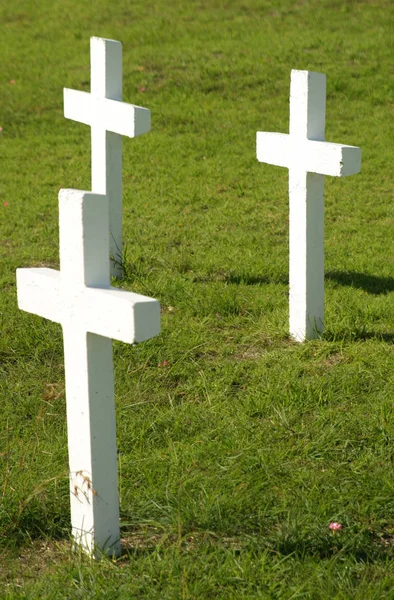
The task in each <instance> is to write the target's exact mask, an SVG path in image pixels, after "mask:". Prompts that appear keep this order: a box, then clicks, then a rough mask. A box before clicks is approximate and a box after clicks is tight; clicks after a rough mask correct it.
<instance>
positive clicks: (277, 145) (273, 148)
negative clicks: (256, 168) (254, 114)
mask: <svg viewBox="0 0 394 600" xmlns="http://www.w3.org/2000/svg"><path fill="white" fill-rule="evenodd" d="M325 112H326V76H325V75H324V74H322V73H313V72H310V71H296V70H292V72H291V86H290V127H289V132H290V133H289V134H282V133H266V132H258V133H257V159H258V160H259V161H260V162H265V163H268V164H271V165H277V166H280V167H287V168H288V169H289V200H290V275H289V279H290V335H291V336H292V337H293V338H294V339H295V340H297V341H303V340H305V339H311V338H313V337H316V336H317V335H318V334H319V333H320V332H321V331H323V327H324V175H333V176H335V177H344V176H345V175H353V174H354V173H358V172H359V171H360V168H361V151H360V148H357V147H355V146H344V145H341V144H331V143H328V142H325V141H324V125H325Z"/></svg>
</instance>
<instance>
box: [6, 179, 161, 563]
mask: <svg viewBox="0 0 394 600" xmlns="http://www.w3.org/2000/svg"><path fill="white" fill-rule="evenodd" d="M59 222H60V271H55V270H53V269H45V268H40V269H18V270H17V288H18V305H19V308H21V309H22V310H25V311H27V312H30V313H34V314H36V315H39V316H41V317H45V318H47V319H50V320H51V321H55V322H56V323H60V324H61V325H62V328H63V336H64V366H65V377H66V402H67V427H68V451H69V465H70V493H71V496H70V497H71V520H72V531H73V535H74V537H75V539H76V541H77V543H79V544H81V545H82V546H83V547H84V548H85V549H86V550H87V551H88V552H89V553H91V554H93V555H96V556H97V555H99V554H100V553H102V552H104V553H107V554H111V555H113V554H114V555H118V554H119V551H120V545H119V538H120V534H119V501H118V483H117V454H116V428H115V405H114V381H113V363H112V341H111V338H113V339H116V340H120V341H123V342H126V343H130V344H132V343H134V342H139V341H143V340H146V339H148V338H151V337H153V336H155V335H157V334H158V333H159V330H160V306H159V303H158V302H157V301H156V300H154V299H152V298H147V297H145V296H141V295H139V294H134V293H131V292H125V291H122V290H119V289H117V288H113V287H111V286H110V280H109V240H108V200H107V197H106V196H103V195H99V194H94V193H90V192H81V191H79V190H61V191H60V193H59Z"/></svg>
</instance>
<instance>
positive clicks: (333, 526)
mask: <svg viewBox="0 0 394 600" xmlns="http://www.w3.org/2000/svg"><path fill="white" fill-rule="evenodd" d="M328 528H329V529H331V531H339V530H340V529H343V525H342V524H341V523H337V522H336V521H333V523H330V524H329V526H328Z"/></svg>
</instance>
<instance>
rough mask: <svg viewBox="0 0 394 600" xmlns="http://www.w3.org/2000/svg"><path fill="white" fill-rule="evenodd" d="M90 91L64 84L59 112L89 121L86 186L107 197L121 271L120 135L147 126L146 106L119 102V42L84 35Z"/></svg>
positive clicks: (114, 267)
mask: <svg viewBox="0 0 394 600" xmlns="http://www.w3.org/2000/svg"><path fill="white" fill-rule="evenodd" d="M90 66H91V75H90V78H91V92H90V94H88V93H86V92H78V91H75V90H70V89H67V88H65V89H64V116H65V117H66V118H68V119H72V120H74V121H79V122H80V123H84V124H86V125H90V126H91V144H92V149H91V152H92V191H93V192H95V193H98V194H106V195H107V197H108V201H109V228H110V254H111V257H112V260H111V274H112V275H114V276H115V277H118V278H120V277H121V275H122V267H121V258H122V135H126V136H128V137H135V136H138V135H141V134H143V133H146V132H148V131H149V130H150V111H149V110H148V109H146V108H143V107H141V106H135V105H132V104H126V103H124V102H122V44H121V43H120V42H118V41H115V40H108V39H104V38H97V37H92V38H91V39H90Z"/></svg>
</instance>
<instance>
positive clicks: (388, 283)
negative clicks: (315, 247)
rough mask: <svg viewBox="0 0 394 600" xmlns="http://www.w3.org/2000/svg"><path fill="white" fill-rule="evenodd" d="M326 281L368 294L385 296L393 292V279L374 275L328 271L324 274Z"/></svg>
mask: <svg viewBox="0 0 394 600" xmlns="http://www.w3.org/2000/svg"><path fill="white" fill-rule="evenodd" d="M325 278H326V279H330V280H331V281H336V283H339V284H340V285H346V286H349V287H355V288H358V289H360V290H364V291H365V292H368V293H369V294H376V295H379V294H387V293H389V292H394V278H393V277H376V276H375V275H364V273H357V272H355V271H348V272H345V271H329V272H328V273H326V274H325Z"/></svg>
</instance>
